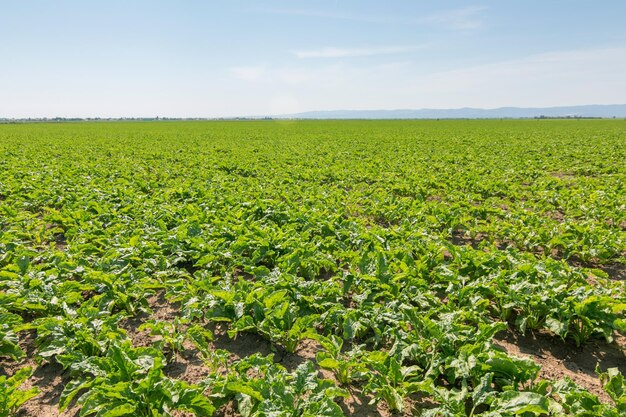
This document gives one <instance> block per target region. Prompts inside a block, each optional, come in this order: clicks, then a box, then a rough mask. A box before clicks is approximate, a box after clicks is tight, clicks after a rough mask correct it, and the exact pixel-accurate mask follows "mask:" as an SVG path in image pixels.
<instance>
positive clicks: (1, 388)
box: [0, 367, 39, 417]
mask: <svg viewBox="0 0 626 417" xmlns="http://www.w3.org/2000/svg"><path fill="white" fill-rule="evenodd" d="M31 374H32V369H31V368H30V367H24V368H21V369H19V370H18V371H17V372H15V374H14V375H13V376H12V377H10V378H7V377H6V376H4V375H2V376H0V417H12V416H14V415H15V412H16V411H17V410H18V408H20V406H21V405H22V404H24V403H25V402H26V401H28V400H30V399H31V398H33V397H34V396H36V395H37V394H38V393H39V390H38V389H37V388H30V389H28V390H21V389H20V386H21V385H22V384H23V383H24V382H25V381H26V380H27V379H28V378H29V377H30V376H31Z"/></svg>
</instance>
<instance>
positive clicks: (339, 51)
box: [293, 45, 423, 59]
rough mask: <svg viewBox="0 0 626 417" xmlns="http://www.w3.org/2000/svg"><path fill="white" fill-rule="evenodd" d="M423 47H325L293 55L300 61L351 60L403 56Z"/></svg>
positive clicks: (297, 52) (296, 52)
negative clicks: (309, 59)
mask: <svg viewBox="0 0 626 417" xmlns="http://www.w3.org/2000/svg"><path fill="white" fill-rule="evenodd" d="M421 47H423V46H415V45H413V46H411V45H397V46H383V47H365V48H337V47H326V48H321V49H311V50H302V51H295V52H294V53H293V54H294V55H295V56H296V57H297V58H300V59H306V58H351V57H363V56H374V55H393V54H403V53H407V52H412V51H415V50H416V49H419V48H421Z"/></svg>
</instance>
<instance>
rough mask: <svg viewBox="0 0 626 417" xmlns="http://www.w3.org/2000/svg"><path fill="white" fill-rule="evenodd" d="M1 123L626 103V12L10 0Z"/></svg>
mask: <svg viewBox="0 0 626 417" xmlns="http://www.w3.org/2000/svg"><path fill="white" fill-rule="evenodd" d="M0 10H1V13H0V40H1V42H0V117H44V116H47V117H54V116H63V117H72V116H78V117H89V116H101V117H120V116H157V115H158V116H174V117H185V116H189V117H214V116H235V115H267V114H282V113H291V112H297V111H308V110H333V109H396V108H456V107H486V108H492V107H500V106H533V107H535V106H536V107H542V106H558V105H576V104H615V103H626V76H625V75H624V74H626V25H624V21H625V20H626V1H621V0H619V1H618V0H615V1H602V2H598V1H545V0H544V1H516V2H513V1H504V0H502V1H478V0H477V1H463V2H461V1H392V0H389V1H385V2H380V1H363V0H361V1H324V0H322V1H316V2H312V1H307V2H304V1H289V2H287V1H264V2H261V1H237V0H232V1H214V2H209V1H184V0H179V1H174V0H170V1H158V0H151V1H144V0H135V1H131V0H126V1H117V0H108V1H98V2H96V1H69V0H58V1H55V2H52V1H41V0H39V1H38V0H24V1H4V0H0Z"/></svg>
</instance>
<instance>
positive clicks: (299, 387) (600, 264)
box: [0, 120, 626, 417]
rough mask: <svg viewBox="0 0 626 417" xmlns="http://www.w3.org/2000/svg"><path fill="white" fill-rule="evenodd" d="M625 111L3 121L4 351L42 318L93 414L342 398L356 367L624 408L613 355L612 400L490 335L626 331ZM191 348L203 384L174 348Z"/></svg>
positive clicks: (456, 404)
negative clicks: (547, 115) (532, 116)
mask: <svg viewBox="0 0 626 417" xmlns="http://www.w3.org/2000/svg"><path fill="white" fill-rule="evenodd" d="M624 132H625V130H624V126H623V123H622V121H608V120H602V121H600V120H594V121H556V120H551V121H531V120H528V121H367V122H365V121H343V122H339V121H323V122H322V121H320V122H307V121H292V122H271V121H263V122H262V121H246V122H226V121H224V122H217V121H216V122H188V123H181V122H167V123H165V122H164V123H123V122H119V123H77V124H45V123H39V124H14V125H9V124H6V125H1V126H0V155H2V158H0V356H1V357H2V360H3V361H9V362H12V365H13V366H15V365H16V362H18V361H21V360H24V357H25V353H24V352H23V347H24V346H28V348H29V349H27V350H29V353H30V350H32V344H31V343H30V340H31V338H33V337H34V338H35V346H34V351H33V356H34V358H35V359H36V360H37V361H38V362H39V363H40V364H42V366H47V365H46V363H47V362H50V363H59V364H61V365H62V367H63V370H64V372H65V373H66V374H65V375H67V377H68V378H69V382H68V383H67V385H66V387H65V390H64V394H63V398H62V400H61V407H62V408H65V407H70V406H71V405H74V404H76V405H78V406H79V407H80V409H81V410H80V413H81V414H82V415H85V416H88V415H96V416H104V415H108V416H115V415H118V416H120V415H139V416H141V415H146V416H148V415H149V416H152V417H154V416H161V415H170V414H172V413H174V410H182V411H184V412H188V413H191V414H195V415H210V414H212V413H213V411H214V409H219V408H220V407H223V406H225V405H226V404H228V403H229V402H234V406H235V407H236V408H237V409H238V410H239V412H240V413H241V414H242V415H245V416H256V415H302V416H307V415H310V416H313V415H329V416H335V415H341V413H342V411H341V407H340V406H339V405H338V403H340V402H341V401H342V400H343V397H344V396H345V395H346V394H347V391H350V390H354V389H356V390H357V391H361V392H362V393H364V394H365V395H369V396H371V397H372V401H373V402H374V403H376V402H384V403H386V405H387V407H388V408H389V409H391V410H393V411H394V412H400V411H402V412H405V413H418V412H420V411H422V410H419V405H420V404H419V400H420V398H422V397H423V396H426V397H428V398H429V399H430V400H432V401H434V404H432V409H430V410H424V415H431V416H468V415H469V416H521V417H530V416H543V415H553V416H556V417H563V416H570V415H571V416H576V415H580V416H585V415H589V416H608V417H613V416H619V415H622V414H624V413H625V411H624V409H623V395H622V391H623V378H622V377H621V375H619V374H618V373H616V372H615V371H614V370H609V371H607V372H604V373H600V378H601V381H602V383H603V385H604V386H605V388H606V390H607V393H608V395H609V396H611V398H612V400H613V401H614V402H615V404H614V405H613V404H604V403H603V402H602V401H600V400H599V399H598V398H597V397H596V396H594V395H593V394H591V393H590V392H588V391H586V390H584V389H582V388H581V387H578V386H577V385H576V384H574V383H573V382H571V381H568V380H563V381H543V380H541V379H539V378H538V375H539V366H538V365H536V364H535V363H533V362H532V361H530V360H527V359H520V358H516V357H511V356H509V355H507V354H506V353H505V352H503V351H502V350H501V349H499V348H498V347H497V346H496V344H495V343H494V342H493V340H494V338H497V337H498V335H499V333H500V332H503V331H507V332H517V333H522V334H524V333H530V332H534V331H541V332H544V333H546V332H551V333H553V336H554V337H555V342H558V343H568V344H573V345H576V346H583V345H584V344H585V343H589V342H590V341H592V342H593V340H594V339H595V338H604V339H605V340H606V341H608V342H612V338H613V335H614V332H615V331H616V330H617V331H626V315H625V312H626V295H625V294H626V291H624V290H625V289H626V288H625V282H624V281H623V280H619V279H615V278H619V277H620V276H621V275H620V274H623V272H624V270H625V268H626V266H625V264H624V258H623V254H624V250H625V249H626V231H625V230H624V225H626V218H625V217H624V213H625V210H624V207H626V191H625V189H624V183H626V168H625V165H624V163H623V161H624V160H626V148H625V147H624V146H623V144H624V137H625V136H624ZM164 304H167V306H164ZM164 307H166V309H165V312H166V314H163V313H164V310H163V309H164ZM172 310H174V311H175V313H176V314H169V313H171V312H172ZM138 333H140V334H141V335H143V336H145V334H146V333H149V334H150V339H149V340H148V339H146V338H145V337H144V338H143V339H142V338H139V337H137V336H138ZM257 336H258V337H257ZM248 337H249V338H250V339H247V338H248ZM557 339H558V340H557ZM242 340H243V341H248V340H252V341H254V343H255V346H252V347H251V346H246V347H241V346H239V344H240V343H241V342H242ZM133 343H134V345H133ZM150 344H152V345H151V346H150V347H139V346H140V345H150ZM256 344H258V346H256ZM303 349H305V351H303ZM306 349H309V351H306ZM311 349H312V350H313V351H310V350H311ZM25 350H26V349H25ZM255 350H258V351H262V352H263V353H268V352H270V351H271V352H275V355H274V356H272V355H269V356H260V355H254V354H252V353H254V351H255ZM305 354H307V355H308V356H306V357H307V358H313V356H314V357H315V362H305V363H304V364H302V365H301V366H300V367H298V368H297V369H295V370H293V372H289V371H287V370H286V369H285V368H284V367H283V366H281V365H280V362H281V361H282V362H285V363H286V362H289V361H291V362H293V361H294V358H300V360H301V359H302V356H303V355H305ZM185 355H197V357H198V358H199V359H200V360H199V361H197V362H196V363H195V364H194V366H196V365H197V366H200V365H199V364H201V368H200V369H201V372H197V374H196V375H195V377H197V378H198V379H202V380H201V381H197V384H189V383H186V382H184V381H183V380H182V378H183V376H182V375H179V374H177V373H176V372H175V371H176V370H177V369H180V367H177V366H178V365H179V364H178V363H177V361H181V360H186V359H189V358H188V357H186V356H185ZM285 366H287V365H285ZM290 369H291V368H290ZM320 372H323V373H324V375H330V373H332V376H333V377H334V379H335V380H336V381H334V380H327V379H324V378H321V375H320ZM177 378H178V379H177ZM5 381H6V379H5ZM337 385H338V386H339V387H340V388H339V387H338V386H337ZM16 392H17V391H16ZM414 403H417V406H416V409H415V410H408V409H407V404H414ZM13 404H14V405H13V406H12V407H14V408H17V407H19V405H18V404H17V403H13ZM13 411H15V410H12V412H13ZM222 411H223V410H222Z"/></svg>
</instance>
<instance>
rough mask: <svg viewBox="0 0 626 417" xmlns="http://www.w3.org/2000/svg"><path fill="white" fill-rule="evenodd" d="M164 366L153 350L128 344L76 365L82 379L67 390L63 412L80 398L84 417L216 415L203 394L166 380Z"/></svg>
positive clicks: (78, 379)
mask: <svg viewBox="0 0 626 417" xmlns="http://www.w3.org/2000/svg"><path fill="white" fill-rule="evenodd" d="M163 363H164V358H163V356H162V354H161V353H160V352H159V351H157V350H156V349H154V348H133V347H132V345H131V343H130V342H129V341H126V342H124V343H121V344H118V343H113V344H111V346H110V347H109V349H108V351H107V355H106V356H104V357H90V358H88V359H86V360H84V361H83V362H79V363H75V364H73V365H72V367H71V370H72V372H73V373H75V374H78V377H76V378H75V379H73V380H72V381H70V382H69V383H68V384H67V385H66V387H65V389H64V391H63V394H62V395H61V399H60V401H59V406H60V409H61V411H63V410H65V409H66V408H67V406H68V405H69V404H70V403H71V402H72V400H73V399H74V398H75V397H76V396H78V400H77V403H78V404H79V405H80V406H81V416H91V415H95V416H98V417H100V416H118V417H121V416H141V417H156V416H164V417H168V416H171V411H173V410H184V411H190V412H193V413H195V415H197V416H210V415H212V414H213V412H214V411H215V407H214V406H213V404H212V403H211V401H210V400H209V399H208V398H207V397H205V396H204V395H203V394H202V389H201V388H200V387H197V386H194V385H190V384H187V383H185V382H183V381H177V380H173V379H170V378H168V377H166V376H165V375H164V374H163Z"/></svg>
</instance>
